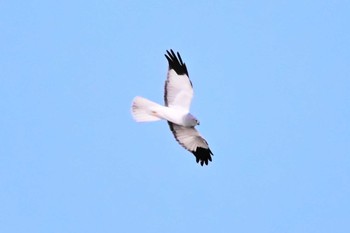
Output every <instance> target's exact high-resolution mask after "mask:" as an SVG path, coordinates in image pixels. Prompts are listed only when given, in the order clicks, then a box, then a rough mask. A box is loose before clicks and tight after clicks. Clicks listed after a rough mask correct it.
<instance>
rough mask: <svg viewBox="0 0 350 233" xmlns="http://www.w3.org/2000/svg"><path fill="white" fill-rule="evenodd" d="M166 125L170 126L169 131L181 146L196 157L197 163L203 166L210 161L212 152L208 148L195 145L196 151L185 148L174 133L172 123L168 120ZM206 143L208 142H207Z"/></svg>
mask: <svg viewBox="0 0 350 233" xmlns="http://www.w3.org/2000/svg"><path fill="white" fill-rule="evenodd" d="M168 125H169V127H170V130H171V132H172V133H173V135H174V137H175V139H176V141H177V142H178V143H179V144H180V145H181V146H182V147H183V148H185V149H186V150H188V151H189V152H191V153H192V154H193V155H194V156H195V157H196V162H197V163H200V165H201V166H203V165H204V164H205V165H208V163H209V161H210V162H211V161H212V158H211V156H212V155H213V156H214V154H213V152H211V150H210V148H209V147H208V148H202V147H197V148H196V151H191V150H189V149H188V148H186V146H185V145H184V144H182V142H180V141H179V140H178V138H177V135H176V131H175V129H174V123H172V122H170V121H168ZM203 140H205V139H203ZM207 144H208V143H207Z"/></svg>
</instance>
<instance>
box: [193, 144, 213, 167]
mask: <svg viewBox="0 0 350 233" xmlns="http://www.w3.org/2000/svg"><path fill="white" fill-rule="evenodd" d="M191 152H192V153H193V154H194V156H196V162H197V163H199V162H200V164H201V166H203V164H204V163H205V165H208V162H209V161H210V162H211V155H213V153H212V152H211V150H210V149H209V148H207V149H206V148H202V147H197V149H196V151H191Z"/></svg>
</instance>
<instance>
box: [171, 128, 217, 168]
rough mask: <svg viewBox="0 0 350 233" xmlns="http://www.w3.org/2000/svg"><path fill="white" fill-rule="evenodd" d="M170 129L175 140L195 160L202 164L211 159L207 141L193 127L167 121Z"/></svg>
mask: <svg viewBox="0 0 350 233" xmlns="http://www.w3.org/2000/svg"><path fill="white" fill-rule="evenodd" d="M168 124H169V126H170V129H171V131H172V132H173V134H174V137H175V139H176V141H178V142H179V143H180V145H181V146H183V147H184V148H185V149H186V150H188V151H190V152H191V153H193V154H194V156H196V162H197V163H200V164H201V165H202V166H203V164H204V163H205V164H206V165H208V162H209V161H211V160H212V159H211V155H213V153H212V152H211V150H210V148H209V145H208V143H207V141H206V140H205V139H204V138H203V137H202V136H201V135H200V134H199V132H198V131H197V130H196V129H195V128H194V127H191V128H188V127H184V126H181V125H177V124H174V123H171V122H169V121H168Z"/></svg>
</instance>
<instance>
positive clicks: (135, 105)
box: [131, 96, 162, 122]
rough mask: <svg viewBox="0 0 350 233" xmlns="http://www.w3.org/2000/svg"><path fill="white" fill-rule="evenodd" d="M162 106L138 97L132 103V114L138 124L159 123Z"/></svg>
mask: <svg viewBox="0 0 350 233" xmlns="http://www.w3.org/2000/svg"><path fill="white" fill-rule="evenodd" d="M161 108H162V106H161V105H159V104H157V103H154V102H152V101H150V100H148V99H145V98H143V97H139V96H136V97H135V98H134V100H133V101H132V106H131V114H132V116H133V117H134V119H135V121H137V122H147V121H158V120H161V118H160V117H159V116H158V112H159V110H160V109H161Z"/></svg>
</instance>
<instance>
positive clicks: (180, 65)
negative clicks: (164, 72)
mask: <svg viewBox="0 0 350 233" xmlns="http://www.w3.org/2000/svg"><path fill="white" fill-rule="evenodd" d="M166 52H167V54H164V55H165V57H166V59H167V60H168V63H169V69H174V70H175V72H176V73H177V74H178V75H183V74H186V75H187V76H188V71H187V67H186V64H185V63H184V62H183V61H182V59H181V56H180V53H179V52H177V54H175V52H174V51H173V50H172V49H170V51H169V50H167V51H166ZM176 55H177V56H176Z"/></svg>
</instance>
